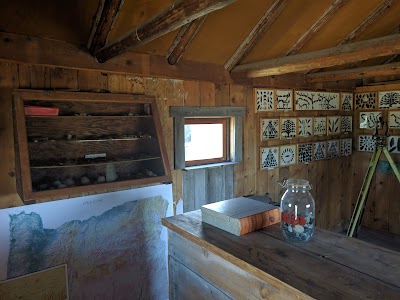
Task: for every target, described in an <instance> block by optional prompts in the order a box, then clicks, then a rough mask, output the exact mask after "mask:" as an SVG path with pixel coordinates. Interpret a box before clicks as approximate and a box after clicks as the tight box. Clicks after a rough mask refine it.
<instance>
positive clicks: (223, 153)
mask: <svg viewBox="0 0 400 300" xmlns="http://www.w3.org/2000/svg"><path fill="white" fill-rule="evenodd" d="M227 124H228V119H226V118H223V119H221V118H218V119H217V118H211V119H200V118H197V119H195V118H187V119H185V161H186V164H187V165H196V164H205V163H215V162H223V161H227V159H228V146H227V140H229V139H228V134H229V133H228V129H227V128H228V126H227Z"/></svg>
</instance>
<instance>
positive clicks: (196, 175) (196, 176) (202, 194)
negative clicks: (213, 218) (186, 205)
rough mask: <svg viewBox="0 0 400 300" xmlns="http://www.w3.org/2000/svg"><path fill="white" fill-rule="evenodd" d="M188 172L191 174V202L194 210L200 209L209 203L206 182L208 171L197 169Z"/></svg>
mask: <svg viewBox="0 0 400 300" xmlns="http://www.w3.org/2000/svg"><path fill="white" fill-rule="evenodd" d="M189 172H193V181H194V194H193V196H194V198H193V199H192V201H193V202H194V209H200V208H201V206H202V205H204V204H208V203H210V202H209V198H208V182H207V174H208V170H206V169H197V170H191V171H189Z"/></svg>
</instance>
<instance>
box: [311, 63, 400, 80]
mask: <svg viewBox="0 0 400 300" xmlns="http://www.w3.org/2000/svg"><path fill="white" fill-rule="evenodd" d="M399 74H400V63H391V64H386V65H378V66H372V67H364V68H355V69H347V70H339V71H331V72H320V73H314V74H310V75H307V81H308V82H328V81H339V80H354V79H360V78H368V77H376V76H390V75H399Z"/></svg>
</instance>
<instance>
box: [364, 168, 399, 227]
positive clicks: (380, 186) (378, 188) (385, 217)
mask: <svg viewBox="0 0 400 300" xmlns="http://www.w3.org/2000/svg"><path fill="white" fill-rule="evenodd" d="M389 176H394V175H390V174H385V173H382V172H376V173H375V195H371V196H372V197H374V199H375V207H374V212H373V223H374V224H373V226H372V228H379V229H381V230H384V231H389V207H390V202H391V201H393V200H392V199H391V197H390V196H389V197H388V196H386V195H388V194H389V195H390V192H389V190H390V185H389V184H390V181H389ZM397 187H398V188H399V187H400V183H398V184H397ZM382 195H385V196H384V197H382Z"/></svg>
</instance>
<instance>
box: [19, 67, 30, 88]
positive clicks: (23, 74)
mask: <svg viewBox="0 0 400 300" xmlns="http://www.w3.org/2000/svg"><path fill="white" fill-rule="evenodd" d="M18 80H19V88H21V89H29V88H30V87H31V67H30V66H29V65H26V64H19V65H18Z"/></svg>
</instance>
